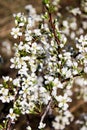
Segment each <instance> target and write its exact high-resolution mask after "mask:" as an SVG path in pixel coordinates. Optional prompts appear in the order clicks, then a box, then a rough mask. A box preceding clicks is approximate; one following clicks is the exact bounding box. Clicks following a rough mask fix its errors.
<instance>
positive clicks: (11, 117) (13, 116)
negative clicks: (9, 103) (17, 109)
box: [7, 108, 18, 122]
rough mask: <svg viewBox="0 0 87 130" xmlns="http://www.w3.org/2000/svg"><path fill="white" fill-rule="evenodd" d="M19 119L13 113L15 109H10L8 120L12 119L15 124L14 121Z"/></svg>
mask: <svg viewBox="0 0 87 130" xmlns="http://www.w3.org/2000/svg"><path fill="white" fill-rule="evenodd" d="M17 117H18V115H17V114H15V113H14V112H13V108H10V110H9V114H8V115H7V118H10V119H11V120H12V122H14V120H16V118H17Z"/></svg>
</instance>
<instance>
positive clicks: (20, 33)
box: [11, 27, 22, 39]
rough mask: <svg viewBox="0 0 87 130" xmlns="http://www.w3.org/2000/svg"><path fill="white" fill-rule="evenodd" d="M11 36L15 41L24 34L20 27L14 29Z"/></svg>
mask: <svg viewBox="0 0 87 130" xmlns="http://www.w3.org/2000/svg"><path fill="white" fill-rule="evenodd" d="M11 35H13V37H14V38H15V39H17V38H18V36H22V32H20V29H19V28H18V27H17V28H12V32H11Z"/></svg>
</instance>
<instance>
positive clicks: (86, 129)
mask: <svg viewBox="0 0 87 130" xmlns="http://www.w3.org/2000/svg"><path fill="white" fill-rule="evenodd" d="M76 124H79V125H80V126H81V127H80V130H87V113H83V114H81V115H80V119H79V120H77V121H76Z"/></svg>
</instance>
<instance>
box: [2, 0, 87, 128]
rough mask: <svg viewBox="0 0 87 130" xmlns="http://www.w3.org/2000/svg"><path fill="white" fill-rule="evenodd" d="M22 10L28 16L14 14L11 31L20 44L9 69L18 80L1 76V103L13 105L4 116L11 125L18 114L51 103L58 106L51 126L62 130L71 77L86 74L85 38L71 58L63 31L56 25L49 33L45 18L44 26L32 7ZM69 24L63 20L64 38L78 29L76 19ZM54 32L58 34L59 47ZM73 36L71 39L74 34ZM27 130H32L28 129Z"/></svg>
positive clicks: (66, 121) (68, 114)
mask: <svg viewBox="0 0 87 130" xmlns="http://www.w3.org/2000/svg"><path fill="white" fill-rule="evenodd" d="M45 2H46V1H45ZM57 2H59V0H56V1H55V2H53V4H54V5H55V6H56V5H57V4H56V3H57ZM25 8H26V9H27V10H28V11H29V14H28V17H27V16H25V15H24V14H22V13H18V14H15V15H14V17H15V25H16V26H15V28H13V29H12V32H11V34H12V35H13V37H14V38H18V40H19V43H15V55H14V57H13V58H11V63H12V64H11V66H10V68H14V69H16V70H17V77H16V78H14V79H11V78H9V77H3V80H4V82H3V84H0V100H2V102H3V103H5V102H7V103H9V102H12V103H13V108H10V110H9V114H8V115H7V118H8V119H9V118H10V119H11V121H12V122H14V121H15V120H16V119H17V117H18V116H19V115H20V114H23V115H26V114H32V113H33V114H34V113H39V112H41V111H42V110H39V108H42V107H43V106H49V103H50V102H51V101H52V104H51V105H53V107H54V108H55V107H57V113H58V115H57V116H56V117H55V121H53V123H52V124H53V127H54V128H55V129H56V130H58V129H59V130H62V129H64V128H65V126H66V125H69V123H70V121H72V120H73V116H72V114H71V112H70V111H69V103H70V102H71V101H72V99H71V95H72V94H73V93H72V91H71V88H72V86H73V78H74V77H75V76H77V75H80V74H81V72H82V71H83V72H84V73H87V36H84V37H83V36H81V37H80V39H76V42H77V43H76V44H75V45H76V48H77V56H74V51H72V48H71V49H68V48H67V47H66V46H65V44H66V41H67V38H66V36H65V35H64V34H62V33H61V32H62V31H61V32H60V31H59V29H58V26H57V24H56V22H54V26H55V28H53V29H55V31H53V32H52V31H50V28H49V25H47V19H46V23H45V20H44V23H43V19H42V21H41V17H40V16H39V15H37V14H36V11H35V9H34V8H33V7H32V6H31V5H28V6H26V7H25ZM78 10H79V9H74V10H72V11H71V12H72V13H74V14H75V15H77V14H80V10H79V13H76V12H77V11H78ZM39 22H40V23H42V25H41V27H40V28H36V27H35V23H36V24H37V25H38V24H39ZM51 24H52V21H51ZM68 24H69V23H68V22H67V21H66V20H64V21H63V26H64V27H65V30H63V31H65V33H66V32H67V33H66V34H67V35H69V33H70V32H69V28H70V29H72V30H73V31H74V30H76V29H77V23H76V19H74V18H73V19H71V22H70V24H69V25H68ZM68 26H69V28H68ZM56 31H58V32H57V33H58V38H59V39H58V40H59V45H58V43H57V40H56ZM60 33H61V34H60ZM72 37H73V38H74V34H72ZM9 82H10V83H9ZM85 86H87V82H85ZM85 88H86V87H85ZM83 91H85V92H83ZM81 92H82V93H83V96H84V95H85V94H86V92H87V88H86V89H85V90H83V89H82V90H81ZM86 96H87V94H86V95H85V96H84V100H85V101H87V100H86V99H87V98H86ZM50 107H51V106H50ZM45 126H46V124H45V123H43V120H42V119H41V121H40V123H39V126H38V128H39V129H43V128H44V127H45ZM26 129H27V130H31V127H30V126H28V127H27V128H26Z"/></svg>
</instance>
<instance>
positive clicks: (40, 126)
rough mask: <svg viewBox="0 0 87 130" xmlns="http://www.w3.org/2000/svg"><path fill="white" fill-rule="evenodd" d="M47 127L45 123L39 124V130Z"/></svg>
mask: <svg viewBox="0 0 87 130" xmlns="http://www.w3.org/2000/svg"><path fill="white" fill-rule="evenodd" d="M45 126H46V124H45V123H43V122H40V123H39V126H38V128H39V129H42V128H44V127H45Z"/></svg>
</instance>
